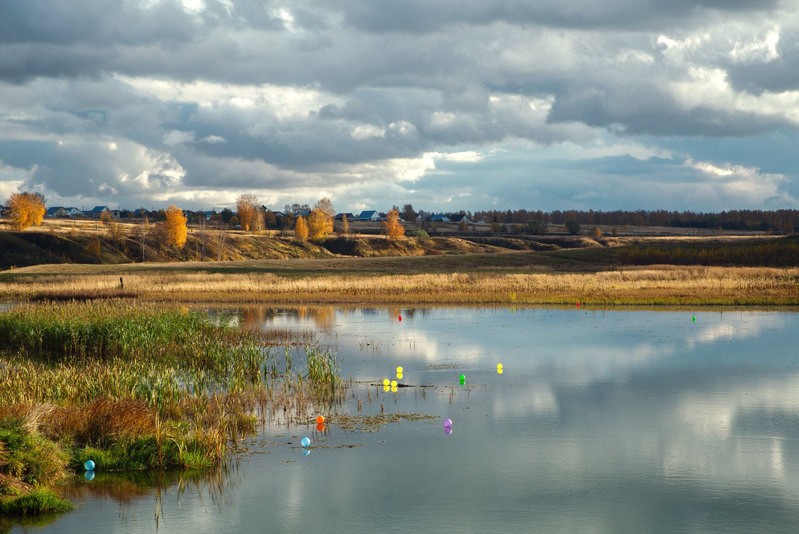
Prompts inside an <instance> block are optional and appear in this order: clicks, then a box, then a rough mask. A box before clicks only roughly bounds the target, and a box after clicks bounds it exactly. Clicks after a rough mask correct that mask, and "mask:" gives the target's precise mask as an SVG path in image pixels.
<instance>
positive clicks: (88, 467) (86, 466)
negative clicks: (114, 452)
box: [83, 460, 95, 471]
mask: <svg viewBox="0 0 799 534" xmlns="http://www.w3.org/2000/svg"><path fill="white" fill-rule="evenodd" d="M94 467H95V464H94V460H86V463H84V464H83V468H84V469H85V470H86V471H94Z"/></svg>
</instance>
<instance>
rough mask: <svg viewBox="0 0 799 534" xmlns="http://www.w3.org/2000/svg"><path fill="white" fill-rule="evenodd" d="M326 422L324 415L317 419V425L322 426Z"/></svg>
mask: <svg viewBox="0 0 799 534" xmlns="http://www.w3.org/2000/svg"><path fill="white" fill-rule="evenodd" d="M324 422H325V416H324V415H319V416H317V417H316V424H318V425H321V424H323V423H324Z"/></svg>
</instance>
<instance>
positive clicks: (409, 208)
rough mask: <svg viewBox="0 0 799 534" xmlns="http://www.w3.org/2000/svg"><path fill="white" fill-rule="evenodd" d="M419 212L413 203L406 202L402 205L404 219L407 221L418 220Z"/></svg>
mask: <svg viewBox="0 0 799 534" xmlns="http://www.w3.org/2000/svg"><path fill="white" fill-rule="evenodd" d="M417 215H418V214H417V213H416V212H415V211H414V209H413V205H412V204H405V205H404V206H402V220H403V221H406V222H413V221H415V220H416V216H417Z"/></svg>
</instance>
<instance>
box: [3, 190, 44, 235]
mask: <svg viewBox="0 0 799 534" xmlns="http://www.w3.org/2000/svg"><path fill="white" fill-rule="evenodd" d="M45 211H47V210H46V209H45V207H44V198H43V197H42V196H41V195H40V194H38V193H13V194H12V195H11V196H10V197H9V198H8V218H9V221H10V223H11V226H12V227H13V228H15V229H17V230H24V229H25V228H27V227H29V226H38V225H40V224H42V220H43V219H44V213H45Z"/></svg>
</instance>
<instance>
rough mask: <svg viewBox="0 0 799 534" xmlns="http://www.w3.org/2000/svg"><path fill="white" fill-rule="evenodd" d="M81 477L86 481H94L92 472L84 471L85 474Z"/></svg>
mask: <svg viewBox="0 0 799 534" xmlns="http://www.w3.org/2000/svg"><path fill="white" fill-rule="evenodd" d="M83 476H84V478H86V480H89V481H91V480H94V471H86V472H85V473H83Z"/></svg>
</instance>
